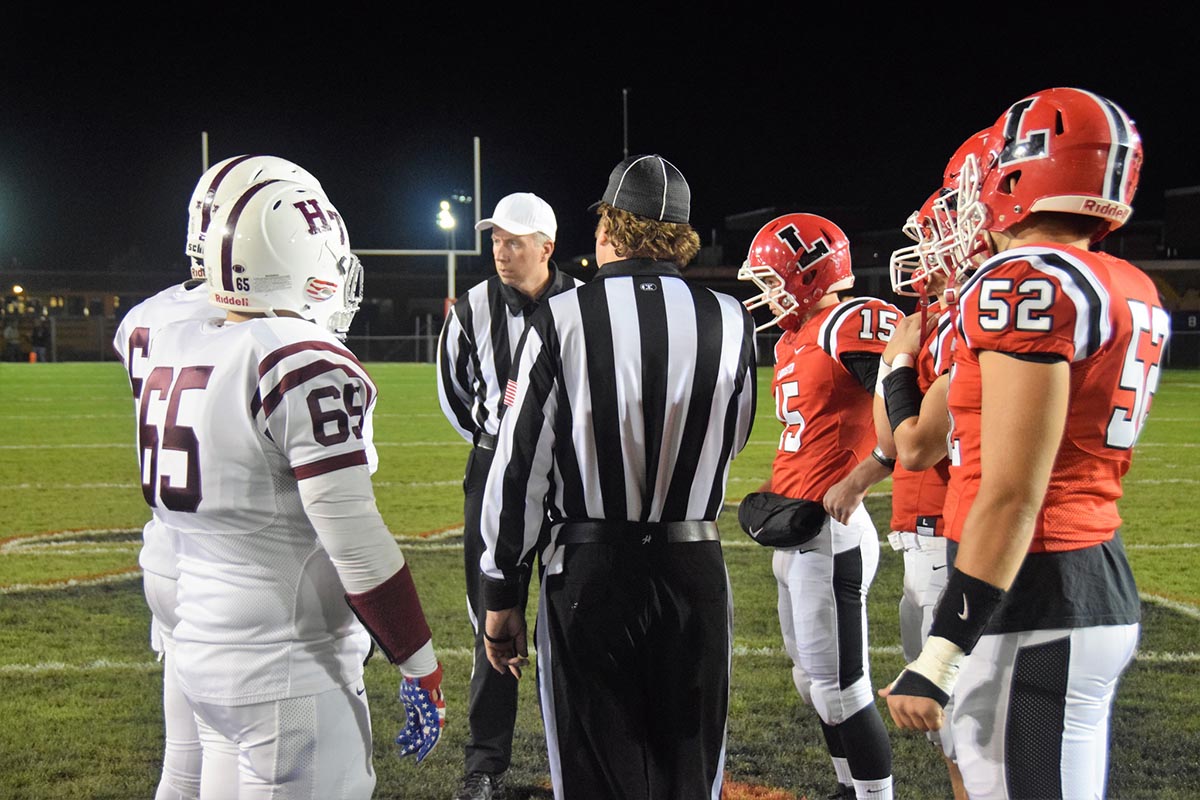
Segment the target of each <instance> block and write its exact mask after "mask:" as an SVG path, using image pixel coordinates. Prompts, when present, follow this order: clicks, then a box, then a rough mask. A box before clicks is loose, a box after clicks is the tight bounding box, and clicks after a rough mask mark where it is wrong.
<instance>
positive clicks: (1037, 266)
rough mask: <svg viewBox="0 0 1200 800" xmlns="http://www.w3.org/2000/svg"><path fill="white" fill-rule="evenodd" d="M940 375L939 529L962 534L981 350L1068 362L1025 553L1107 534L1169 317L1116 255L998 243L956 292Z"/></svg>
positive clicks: (973, 488) (975, 479)
mask: <svg viewBox="0 0 1200 800" xmlns="http://www.w3.org/2000/svg"><path fill="white" fill-rule="evenodd" d="M959 304H960V314H959V319H958V331H957V338H956V341H955V349H954V367H953V370H952V372H951V378H950V396H949V406H950V413H951V417H952V420H953V429H952V431H951V459H952V466H951V478H950V491H949V494H948V496H947V500H946V520H947V536H948V537H949V538H951V539H954V540H955V541H957V540H959V539H960V538H961V535H962V528H963V522H964V520H965V519H966V516H967V511H968V509H969V508H970V505H971V502H972V499H973V498H974V497H975V495H976V494H977V493H978V491H979V480H980V457H979V447H980V430H979V422H980V415H979V408H980V376H979V359H978V352H979V351H980V350H996V351H1002V352H1007V353H1018V354H1020V353H1024V354H1043V355H1054V356H1059V357H1061V358H1064V359H1066V360H1067V361H1068V362H1069V363H1070V366H1071V385H1070V400H1069V406H1068V409H1067V422H1066V430H1065V432H1064V434H1063V440H1062V444H1061V445H1060V446H1059V450H1058V456H1057V457H1056V459H1055V462H1054V468H1053V471H1052V473H1051V476H1050V485H1049V488H1048V490H1047V492H1046V499H1045V502H1044V503H1043V505H1042V510H1041V512H1040V513H1039V514H1038V519H1037V524H1036V528H1035V531H1034V538H1033V542H1032V544H1031V545H1030V552H1045V551H1061V550H1074V549H1082V548H1085V547H1090V546H1092V545H1094V544H1097V543H1099V542H1103V541H1107V540H1108V539H1110V538H1111V537H1112V534H1113V532H1114V531H1115V530H1116V529H1117V528H1118V527H1120V524H1121V517H1120V515H1119V514H1118V513H1117V499H1118V498H1119V497H1120V496H1121V478H1122V477H1123V476H1124V475H1125V473H1126V471H1127V470H1128V469H1129V463H1130V460H1131V458H1132V455H1133V446H1134V443H1135V442H1136V441H1137V438H1138V435H1139V434H1140V433H1141V430H1142V425H1143V424H1144V423H1145V420H1146V415H1147V414H1148V413H1149V411H1150V404H1151V400H1152V398H1153V396H1154V391H1155V389H1156V388H1157V386H1158V375H1159V364H1160V362H1161V360H1162V356H1163V352H1164V350H1165V348H1166V344H1167V339H1168V337H1169V334H1170V328H1171V323H1170V317H1169V316H1168V314H1167V312H1166V311H1165V310H1164V309H1163V307H1162V303H1161V301H1160V299H1159V295H1158V291H1157V289H1156V288H1155V286H1154V283H1153V282H1152V281H1151V280H1150V278H1148V277H1147V276H1146V275H1145V274H1144V273H1143V272H1142V271H1141V270H1139V269H1138V268H1137V267H1135V266H1133V265H1132V264H1130V263H1129V262H1127V261H1122V260H1120V259H1118V258H1114V257H1112V256H1110V255H1108V254H1106V253H1092V252H1088V251H1085V250H1080V249H1078V248H1074V247H1067V246H1052V245H1037V246H1031V247H1020V248H1016V249H1013V250H1008V251H1005V252H1003V253H1001V254H1000V255H998V256H996V257H994V258H992V259H991V260H990V261H988V262H987V263H985V264H984V265H983V266H982V267H980V269H979V270H978V271H977V272H976V273H975V275H974V276H973V277H972V278H971V279H970V281H968V282H967V284H966V285H965V286H964V287H963V291H962V293H961V299H960V300H959Z"/></svg>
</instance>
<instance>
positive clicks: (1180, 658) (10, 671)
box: [0, 644, 1200, 675]
mask: <svg viewBox="0 0 1200 800" xmlns="http://www.w3.org/2000/svg"><path fill="white" fill-rule="evenodd" d="M869 650H870V653H871V655H872V656H881V655H886V656H896V655H900V653H901V650H900V646H899V645H890V646H887V647H871V648H869ZM437 654H438V657H439V658H446V659H455V660H458V659H462V660H464V661H465V660H467V659H469V658H473V657H474V655H475V651H474V650H473V649H469V648H466V647H446V648H441V647H439V648H438V651H437ZM733 654H734V656H736V657H747V656H770V657H779V658H787V651H785V650H784V649H783V648H782V647H746V646H745V645H737V644H735V645H734V647H733ZM529 655H530V657H531V658H535V657H536V656H537V649H536V648H533V647H531V648H529ZM1134 661H1140V662H1142V663H1145V664H1192V663H1196V662H1200V653H1159V652H1153V651H1147V652H1138V653H1137V654H1136V655H1135V656H1134ZM161 669H162V665H161V664H160V663H159V662H158V661H112V660H109V659H97V660H95V661H87V662H84V663H82V664H68V663H66V662H63V661H43V662H42V663H40V664H0V675H53V674H61V673H85V672H102V671H105V670H116V671H119V672H157V671H159V670H161Z"/></svg>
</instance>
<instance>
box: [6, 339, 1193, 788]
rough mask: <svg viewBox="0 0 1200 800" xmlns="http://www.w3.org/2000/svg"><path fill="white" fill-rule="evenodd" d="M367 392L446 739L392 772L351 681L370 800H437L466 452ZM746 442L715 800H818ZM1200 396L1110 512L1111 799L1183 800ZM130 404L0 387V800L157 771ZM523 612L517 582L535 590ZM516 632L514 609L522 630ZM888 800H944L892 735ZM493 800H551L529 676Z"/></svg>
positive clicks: (426, 422)
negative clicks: (754, 534) (1136, 620)
mask: <svg viewBox="0 0 1200 800" xmlns="http://www.w3.org/2000/svg"><path fill="white" fill-rule="evenodd" d="M368 367H369V369H370V371H371V373H372V375H373V377H374V378H375V380H376V382H377V383H378V385H379V390H380V391H379V399H378V404H377V406H376V411H375V441H376V445H377V447H378V450H379V455H380V462H381V463H380V467H379V470H378V472H377V473H376V474H375V476H374V483H375V489H376V496H377V499H378V504H379V510H380V511H381V512H382V514H383V517H384V520H385V521H386V522H387V524H388V526H389V528H390V529H391V531H392V533H393V534H394V535H395V536H396V537H397V539H398V540H399V541H400V544H401V547H402V549H403V551H404V553H405V556H406V558H407V559H408V561H409V562H410V563H411V565H412V570H413V574H414V578H415V580H416V583H417V587H418V589H419V591H420V593H421V597H422V601H423V603H424V605H425V609H426V613H427V615H428V617H429V624H430V626H431V628H432V629H433V632H434V645H435V647H436V648H437V650H438V653H439V656H440V658H441V660H442V662H443V664H444V665H445V669H446V679H445V689H446V694H447V709H448V713H447V717H448V722H447V728H446V730H445V733H444V736H443V738H442V741H441V743H440V744H439V746H438V749H437V750H436V751H435V752H434V753H433V754H432V755H431V756H430V758H429V759H428V760H427V761H426V762H425V763H424V764H421V765H416V764H414V763H411V762H410V761H407V760H406V761H403V762H402V761H400V760H398V759H397V758H395V757H394V753H393V746H392V745H391V741H392V739H393V738H394V736H395V734H396V732H397V730H398V727H399V724H398V714H399V704H398V702H397V701H396V700H395V697H394V695H395V691H396V686H397V680H396V673H395V671H394V670H393V668H391V667H390V666H388V665H387V664H386V663H384V661H383V659H382V658H378V657H377V658H375V659H373V660H372V661H371V663H370V664H369V665H368V668H367V685H368V691H369V694H370V697H371V710H372V720H373V730H374V736H375V757H376V760H375V764H376V770H377V773H378V778H379V780H378V787H377V790H376V797H379V798H404V799H405V800H409V799H411V800H424V799H425V798H440V800H446V799H447V798H449V797H450V795H451V793H452V792H453V790H454V788H455V786H456V785H457V782H458V780H459V778H460V775H461V768H462V746H463V742H464V740H465V733H466V689H467V682H468V679H469V672H470V665H471V658H470V652H471V631H470V626H469V624H468V622H467V615H466V607H465V593H464V578H463V566H462V546H461V525H462V491H461V482H462V475H463V466H464V464H465V462H466V458H467V453H468V447H467V445H466V444H465V443H464V442H463V441H462V440H461V439H460V438H459V437H458V436H457V434H455V433H454V431H453V430H452V429H451V427H450V425H449V424H448V423H447V422H446V420H445V418H444V417H443V416H442V413H441V410H440V409H439V407H438V403H437V395H436V388H435V382H434V369H433V366H432V365H425V364H392V363H388V364H382V363H381V364H371V365H368ZM759 377H760V387H761V390H760V393H759V409H758V417H757V420H756V423H755V429H754V432H753V435H752V438H751V442H750V444H749V445H748V447H747V448H746V450H745V451H744V452H743V453H742V454H741V455H740V456H739V457H738V458H737V459H736V460H735V461H734V462H733V466H732V469H731V475H730V481H729V490H728V496H727V500H728V503H727V509H726V512H725V513H724V514H723V516H722V517H721V520H720V523H721V529H722V537H723V543H724V547H725V554H726V561H727V563H728V566H729V572H730V578H731V581H732V584H733V597H734V614H735V616H734V635H735V648H736V650H735V657H734V662H733V689H732V698H731V709H730V722H729V737H728V748H727V758H726V771H727V774H728V778H729V780H728V782H727V790H726V796H727V797H728V798H730V800H733V799H734V798H757V799H758V800H792V799H798V798H804V797H807V798H816V797H824V796H825V795H826V794H827V793H828V792H829V790H830V789H831V788H832V786H833V782H834V779H833V771H832V767H831V766H830V764H829V759H828V756H827V755H826V754H825V748H824V745H823V741H822V737H821V733H820V729H819V726H818V724H817V719H816V715H815V713H814V712H813V711H812V710H811V709H809V708H807V707H805V706H804V705H803V704H802V703H801V701H800V699H799V697H798V695H797V693H796V691H795V689H794V687H793V685H792V679H791V665H790V662H789V661H788V659H787V657H786V655H785V654H784V651H783V646H782V641H781V637H780V633H779V625H778V620H777V617H776V612H775V582H774V578H773V576H772V574H771V557H770V552H769V550H767V549H766V548H763V547H760V546H759V545H757V544H755V543H754V542H752V541H751V540H750V539H749V538H748V537H747V536H746V535H745V534H744V533H742V531H741V530H740V528H739V527H738V525H737V521H736V513H735V511H734V510H733V507H734V506H735V505H736V503H737V501H738V500H739V499H740V498H741V497H742V495H744V494H746V493H747V492H749V491H752V490H753V489H754V488H756V487H757V486H758V485H759V484H761V483H762V481H763V480H764V479H765V478H766V477H767V476H768V474H769V472H770V465H771V460H772V457H773V455H774V451H775V445H776V442H777V440H778V433H779V423H778V422H777V421H776V420H775V417H774V413H773V410H772V400H771V397H770V392H769V381H770V373H769V371H767V370H765V369H763V370H760V375H759ZM1198 397H1200V372H1197V371H1194V370H1175V371H1169V372H1164V373H1163V374H1162V381H1161V384H1160V388H1159V392H1158V395H1157V396H1156V398H1155V400H1154V405H1153V410H1152V412H1151V415H1150V420H1149V423H1148V424H1147V426H1146V428H1145V430H1144V433H1143V434H1142V437H1141V440H1140V441H1139V443H1138V444H1137V448H1136V452H1135V456H1134V463H1133V467H1132V469H1131V470H1130V472H1129V474H1128V476H1127V477H1126V481H1125V497H1124V498H1123V499H1122V501H1121V504H1120V508H1121V513H1122V516H1123V517H1124V520H1125V525H1124V528H1123V532H1122V533H1123V536H1124V539H1125V543H1126V546H1127V547H1128V550H1129V559H1130V562H1131V564H1132V565H1133V570H1134V575H1135V577H1136V578H1137V581H1138V587H1139V590H1140V592H1141V594H1142V598H1143V619H1142V638H1141V641H1140V646H1139V651H1138V654H1137V657H1136V659H1135V661H1134V663H1133V665H1132V666H1131V667H1130V669H1129V671H1128V672H1127V673H1126V675H1125V678H1124V680H1123V682H1122V685H1121V687H1120V690H1119V692H1118V697H1117V702H1116V706H1115V709H1114V713H1113V725H1112V732H1111V739H1112V743H1111V768H1110V780H1109V795H1110V797H1113V798H1179V799H1180V800H1182V799H1183V798H1196V797H1200V759H1198V758H1197V754H1198V753H1200V700H1198V699H1197V698H1198V696H1200V536H1197V519H1198V518H1200V515H1198V513H1197V512H1198V511H1200V468H1198V466H1200V402H1197V398H1198ZM134 430H135V425H134V419H133V411H132V402H131V400H130V396H129V387H128V381H127V379H126V377H125V375H124V373H123V371H122V369H121V367H120V366H119V365H118V364H116V363H111V362H110V363H79V364H8V363H5V364H0V431H3V436H2V437H0V645H2V646H0V720H3V721H4V724H3V725H0V798H5V800H10V799H12V800H16V799H17V798H31V799H32V798H39V799H40V798H119V799H121V800H124V799H125V798H148V797H152V796H153V794H154V786H155V785H156V783H157V780H158V773H159V767H160V757H161V751H162V720H161V715H160V711H161V691H162V671H161V667H160V665H159V664H158V663H157V662H156V661H155V658H154V654H153V653H152V651H151V650H150V648H149V636H148V631H149V612H148V610H147V608H146V604H145V601H144V599H143V596H142V590H141V575H140V572H139V570H138V566H137V554H138V550H139V547H140V544H141V527H142V525H143V524H144V523H145V521H146V520H147V519H148V517H149V512H148V509H147V507H146V505H145V502H144V501H143V499H142V493H141V489H140V486H139V483H138V477H137V476H138V469H137V463H136V453H135V448H134V444H133V441H134ZM868 507H869V509H870V511H871V513H872V515H873V517H874V519H875V523H876V527H877V529H878V530H879V531H880V538H881V540H882V541H883V553H882V556H881V562H880V569H879V574H878V577H877V578H876V581H875V584H874V586H873V587H872V590H871V601H870V609H869V613H870V625H871V627H870V642H871V653H872V663H871V667H872V670H871V671H872V677H873V681H874V684H875V685H876V687H878V686H879V685H880V684H882V683H886V682H887V681H889V680H891V679H892V678H893V677H895V675H896V673H897V672H898V671H899V670H900V668H901V667H902V666H903V659H902V657H901V655H900V648H899V628H898V624H899V623H898V613H897V608H896V604H897V602H898V600H899V596H900V585H901V577H902V562H901V558H900V555H899V554H898V553H895V552H893V551H892V550H891V548H890V547H888V546H887V542H886V536H885V534H886V531H887V525H888V518H889V514H890V495H889V484H888V482H886V481H885V482H884V483H881V484H879V485H878V486H876V487H875V489H874V490H873V491H872V492H871V494H870V495H869V496H868ZM534 588H535V590H536V581H535V587H534ZM530 619H531V621H532V609H531V617H530ZM881 708H883V713H884V718H885V721H886V722H887V725H888V729H889V732H890V733H891V738H892V745H893V749H894V759H895V761H894V775H895V778H896V797H897V798H944V797H949V796H950V791H949V785H948V782H947V781H946V776H945V769H944V767H943V766H942V762H941V759H940V757H939V756H938V754H937V753H936V752H935V751H934V750H933V748H932V747H931V746H930V745H929V744H928V743H927V742H926V740H925V739H924V737H923V736H921V735H917V734H911V733H902V732H900V731H897V730H896V729H895V728H894V727H893V726H892V724H891V721H890V719H889V718H888V717H887V712H886V708H885V707H884V706H883V705H882V703H881ZM509 785H510V787H511V790H510V794H509V797H510V798H513V800H521V798H526V797H537V798H548V797H550V791H549V780H548V773H547V769H546V757H545V744H544V740H543V736H542V727H541V720H540V717H539V714H538V709H537V696H536V691H535V686H534V673H533V671H532V670H531V671H528V672H527V673H526V678H525V680H524V681H523V685H522V698H521V712H520V720H519V727H518V731H517V739H516V742H515V746H514V764H513V768H512V770H511V771H510V773H509Z"/></svg>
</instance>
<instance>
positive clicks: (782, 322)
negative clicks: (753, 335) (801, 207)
mask: <svg viewBox="0 0 1200 800" xmlns="http://www.w3.org/2000/svg"><path fill="white" fill-rule="evenodd" d="M738 280H742V281H750V282H751V283H753V284H754V285H755V286H757V287H758V288H759V289H760V290H761V291H760V292H759V294H757V295H755V296H754V297H751V298H750V299H748V300H746V302H745V305H746V308H748V309H750V310H751V311H753V310H754V309H756V308H760V307H761V306H764V305H765V306H769V307H770V309H771V314H772V315H773V316H774V319H773V320H772V321H771V322H768V323H766V324H764V325H760V326H759V327H758V330H763V329H764V328H769V327H770V326H771V325H775V324H778V325H779V327H781V328H783V329H784V330H793V329H795V328H798V327H800V323H801V321H802V320H803V318H804V317H805V316H806V315H807V314H808V312H809V311H811V310H812V309H813V308H814V307H815V303H816V302H817V301H818V300H820V299H821V298H822V297H824V296H825V295H826V294H829V293H830V292H838V291H842V290H844V289H849V288H850V287H851V286H853V285H854V275H853V273H852V272H851V271H850V241H849V240H848V239H847V238H846V234H845V233H843V232H842V229H841V228H839V227H838V226H837V225H834V224H833V223H832V222H830V221H829V220H827V219H825V218H824V217H820V216H817V215H816V214H784V215H783V216H781V217H776V218H775V219H773V220H771V221H770V222H768V223H767V224H766V225H764V226H763V227H762V228H760V229H759V231H758V233H756V234H755V235H754V239H753V241H752V242H751V243H750V252H749V253H748V254H747V256H746V261H745V263H743V264H742V266H741V268H740V269H739V270H738Z"/></svg>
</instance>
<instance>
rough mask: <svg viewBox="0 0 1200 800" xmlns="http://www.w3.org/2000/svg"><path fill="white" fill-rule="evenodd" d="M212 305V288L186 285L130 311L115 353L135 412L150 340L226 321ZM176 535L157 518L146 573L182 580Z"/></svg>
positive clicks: (146, 546)
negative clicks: (175, 326)
mask: <svg viewBox="0 0 1200 800" xmlns="http://www.w3.org/2000/svg"><path fill="white" fill-rule="evenodd" d="M224 316H225V312H224V311H219V310H217V309H216V308H214V307H213V306H212V305H211V304H210V303H209V302H208V287H207V285H206V284H204V283H203V282H201V283H200V284H199V285H197V286H195V287H194V288H191V289H188V288H187V284H186V283H180V284H176V285H175V286H171V287H168V288H166V289H163V290H162V291H161V292H159V293H158V294H156V295H154V296H153V297H149V298H147V299H145V300H143V301H142V302H140V303H138V304H137V305H136V306H134V307H133V308H131V309H130V310H129V313H127V314H126V315H125V317H124V318H123V319H122V320H121V324H120V325H119V326H118V327H117V333H116V335H115V336H114V337H113V349H114V350H116V351H117V357H118V358H120V359H121V363H122V364H124V365H125V371H126V372H128V373H129V386H130V389H132V390H133V399H134V409H135V410H136V409H137V398H138V396H139V395H140V394H141V391H142V381H143V380H144V379H145V377H146V359H147V357H148V356H149V354H150V340H151V339H152V338H154V332H155V331H157V330H158V329H159V328H161V327H163V326H164V325H167V324H169V323H171V322H178V321H179V320H184V319H205V318H208V317H224ZM172 537H173V533H172V531H170V530H169V529H168V528H166V527H165V526H164V525H163V523H162V520H161V519H160V518H159V517H158V515H157V514H152V515H151V517H150V521H149V522H147V523H146V526H145V528H143V530H142V549H141V551H140V552H139V553H138V565H139V566H140V567H141V568H142V569H143V570H145V571H146V572H152V573H154V574H155V575H161V576H162V577H164V578H178V577H179V569H178V568H177V567H176V565H175V545H174V543H173V538H172Z"/></svg>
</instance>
